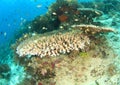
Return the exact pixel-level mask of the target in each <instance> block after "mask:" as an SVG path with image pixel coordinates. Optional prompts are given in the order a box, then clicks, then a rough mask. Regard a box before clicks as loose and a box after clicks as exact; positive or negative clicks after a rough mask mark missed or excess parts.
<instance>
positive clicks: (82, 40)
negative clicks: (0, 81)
mask: <svg viewBox="0 0 120 85" xmlns="http://www.w3.org/2000/svg"><path fill="white" fill-rule="evenodd" d="M95 1H96V2H95V3H92V2H88V3H84V2H82V3H80V4H78V2H77V1H76V0H74V1H73V0H57V1H56V2H55V3H54V4H52V5H51V6H50V7H49V8H48V12H47V13H46V14H45V15H42V16H38V17H36V18H35V19H34V20H33V21H31V23H30V24H28V25H27V29H28V30H29V32H31V33H27V34H24V35H23V37H21V38H20V39H19V40H18V41H17V42H16V45H14V46H13V48H14V50H15V53H16V58H18V60H17V61H16V62H19V63H20V64H22V65H23V66H24V67H25V71H26V72H27V74H28V75H30V77H26V79H25V80H24V81H23V82H22V83H21V84H20V85H26V84H28V85H29V84H30V82H31V85H33V84H34V85H114V84H115V85H119V84H116V83H119V82H118V81H120V77H119V76H117V74H119V69H118V68H117V66H118V65H116V64H115V63H116V61H113V60H114V59H115V57H116V56H117V54H116V53H115V52H114V50H113V48H112V46H111V45H113V44H111V45H110V43H112V40H111V38H113V37H114V36H111V37H109V38H108V37H107V36H108V35H109V34H108V33H110V32H113V33H110V34H114V33H116V30H114V29H113V28H110V27H105V26H104V25H105V22H102V19H103V20H104V19H105V18H106V16H105V15H104V14H109V17H113V18H114V16H113V14H114V11H115V10H117V9H115V8H114V6H113V4H112V3H111V2H113V3H114V4H116V5H119V2H118V0H104V1H103V2H102V1H98V2H97V0H95ZM116 2H118V3H116ZM105 3H106V4H105ZM111 6H112V7H113V8H112V9H110V8H111ZM104 7H105V8H104ZM111 10H114V11H113V12H111ZM101 11H102V12H101ZM116 15H117V17H118V16H119V14H116ZM115 17H116V16H115ZM99 20H100V21H99ZM105 20H106V19H105ZM116 20H117V19H116ZM109 22H110V21H109ZM113 24H114V20H113V22H112V25H113ZM101 25H102V26H101ZM56 29H57V30H56ZM52 30H54V31H52ZM48 31H52V32H48ZM27 32H28V31H27ZM44 32H47V33H44ZM37 33H38V34H37ZM39 33H43V34H39ZM117 40H118V39H116V38H115V39H114V41H115V42H116V41H117ZM108 41H109V42H110V43H109V42H108ZM116 43H117V42H116ZM116 48H117V47H116ZM117 62H119V59H117ZM113 79H116V81H114V80H113ZM26 81H27V82H26Z"/></svg>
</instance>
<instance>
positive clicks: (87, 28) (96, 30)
mask: <svg viewBox="0 0 120 85" xmlns="http://www.w3.org/2000/svg"><path fill="white" fill-rule="evenodd" d="M72 28H73V29H79V30H81V31H83V33H85V34H89V35H95V34H100V33H108V32H116V31H115V30H114V29H112V28H106V27H100V26H95V25H72Z"/></svg>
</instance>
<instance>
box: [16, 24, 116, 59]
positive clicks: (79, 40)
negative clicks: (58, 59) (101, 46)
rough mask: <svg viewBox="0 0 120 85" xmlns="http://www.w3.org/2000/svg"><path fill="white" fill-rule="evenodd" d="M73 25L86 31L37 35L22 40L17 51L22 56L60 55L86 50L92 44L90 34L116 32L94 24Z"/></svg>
mask: <svg viewBox="0 0 120 85" xmlns="http://www.w3.org/2000/svg"><path fill="white" fill-rule="evenodd" d="M72 27H73V28H77V29H80V30H81V31H83V32H84V33H83V34H82V33H81V32H79V31H78V32H76V31H75V30H74V31H73V32H66V33H63V34H62V33H58V34H53V35H51V36H43V37H39V35H37V36H34V37H32V38H29V39H27V40H25V41H23V42H21V44H20V45H18V47H17V49H16V50H17V51H16V53H17V54H18V55H19V56H20V57H22V56H26V55H28V56H32V55H36V56H40V57H41V58H42V57H45V56H58V55H60V54H66V53H70V52H71V51H73V50H80V51H85V50H86V49H89V46H90V39H89V37H88V36H89V35H94V34H99V33H103V32H114V30H113V29H106V28H103V27H99V26H94V25H73V26H72ZM85 34H87V35H85ZM86 47H87V48H86Z"/></svg>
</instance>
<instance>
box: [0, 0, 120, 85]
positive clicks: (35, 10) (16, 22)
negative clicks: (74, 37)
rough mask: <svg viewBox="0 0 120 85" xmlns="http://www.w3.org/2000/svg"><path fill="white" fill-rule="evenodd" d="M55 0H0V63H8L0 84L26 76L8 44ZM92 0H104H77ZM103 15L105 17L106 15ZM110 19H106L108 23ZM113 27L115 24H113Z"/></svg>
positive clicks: (81, 0)
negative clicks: (15, 60)
mask: <svg viewBox="0 0 120 85" xmlns="http://www.w3.org/2000/svg"><path fill="white" fill-rule="evenodd" d="M55 1H56V0H0V65H3V64H4V65H5V66H6V68H7V65H8V73H6V74H2V73H4V72H2V73H0V85H16V84H17V83H19V82H20V81H22V79H23V78H24V77H25V76H26V73H25V72H24V67H22V66H20V65H19V64H15V63H14V60H13V57H14V51H13V50H11V48H10V46H11V44H12V43H14V42H15V41H16V39H15V38H14V36H15V34H16V32H17V31H18V30H19V29H21V27H22V26H23V25H24V24H25V23H27V22H29V21H32V20H34V18H35V17H37V16H39V15H43V14H45V13H46V12H47V11H48V6H50V5H51V4H52V3H54V2H55ZM94 1H101V2H102V1H104V0H79V2H86V3H88V2H94ZM103 17H106V15H105V16H103ZM112 17H114V16H112ZM110 20H111V19H110ZM110 20H108V23H109V22H110ZM116 21H117V20H116ZM118 21H119V20H118ZM104 22H105V23H107V19H106V21H105V20H104V21H103V22H101V23H104ZM109 24H110V23H109ZM113 27H116V26H115V25H114V26H113ZM117 36H119V35H117ZM117 52H119V50H117ZM0 67H1V66H0ZM9 69H10V70H9ZM0 72H1V71H0Z"/></svg>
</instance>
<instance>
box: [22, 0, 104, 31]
mask: <svg viewBox="0 0 120 85" xmlns="http://www.w3.org/2000/svg"><path fill="white" fill-rule="evenodd" d="M102 14H103V13H102V12H101V11H99V10H97V9H92V8H83V7H81V5H79V4H78V2H77V0H74V1H68V0H61V1H60V0H57V1H56V2H55V3H53V4H52V5H51V6H50V7H49V8H48V12H47V13H46V14H44V15H41V16H37V17H36V18H35V19H34V20H33V21H31V22H30V23H28V24H27V25H26V26H25V27H24V30H25V31H27V32H37V33H45V32H49V31H53V30H57V29H65V30H67V29H68V28H69V27H70V26H71V25H73V24H80V23H81V24H94V25H101V24H100V23H99V22H94V20H93V19H94V18H96V17H100V16H101V15H102ZM26 29H27V30H26Z"/></svg>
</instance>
